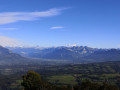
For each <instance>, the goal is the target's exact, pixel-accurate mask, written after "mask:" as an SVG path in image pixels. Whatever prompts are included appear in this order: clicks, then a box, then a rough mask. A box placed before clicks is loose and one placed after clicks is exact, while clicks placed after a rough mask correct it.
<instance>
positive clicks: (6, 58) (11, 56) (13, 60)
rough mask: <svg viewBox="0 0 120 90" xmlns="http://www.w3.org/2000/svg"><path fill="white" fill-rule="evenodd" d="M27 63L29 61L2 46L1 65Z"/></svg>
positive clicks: (0, 52) (0, 47) (0, 48)
mask: <svg viewBox="0 0 120 90" xmlns="http://www.w3.org/2000/svg"><path fill="white" fill-rule="evenodd" d="M23 62H27V59H26V58H24V57H22V56H20V55H19V54H16V53H12V52H11V51H10V50H9V49H7V48H4V47H2V46H0V65H3V64H9V65H11V64H18V63H23Z"/></svg>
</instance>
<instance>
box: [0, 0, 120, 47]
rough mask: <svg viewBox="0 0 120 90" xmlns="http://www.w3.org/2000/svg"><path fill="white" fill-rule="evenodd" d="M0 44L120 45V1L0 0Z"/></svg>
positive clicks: (41, 45)
mask: <svg viewBox="0 0 120 90" xmlns="http://www.w3.org/2000/svg"><path fill="white" fill-rule="evenodd" d="M0 45H2V46H40V47H52V46H68V45H79V46H81V45H82V46H89V47H96V48H120V0H0Z"/></svg>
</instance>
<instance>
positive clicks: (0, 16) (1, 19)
mask: <svg viewBox="0 0 120 90" xmlns="http://www.w3.org/2000/svg"><path fill="white" fill-rule="evenodd" d="M65 9H68V8H52V9H49V10H47V11H41V12H3V13H0V24H8V23H15V22H17V21H31V20H37V19H38V18H43V17H50V16H56V15H59V14H61V11H62V10H65Z"/></svg>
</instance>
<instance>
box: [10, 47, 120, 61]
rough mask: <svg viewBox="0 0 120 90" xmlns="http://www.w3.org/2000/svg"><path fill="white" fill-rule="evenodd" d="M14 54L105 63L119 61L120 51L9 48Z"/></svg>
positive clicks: (88, 48)
mask: <svg viewBox="0 0 120 90" xmlns="http://www.w3.org/2000/svg"><path fill="white" fill-rule="evenodd" d="M9 49H10V50H11V51H13V52H14V53H18V54H20V55H22V56H25V57H31V58H42V59H55V60H72V61H73V62H80V63H84V62H103V61H119V60H120V50H119V49H97V48H90V47H87V46H72V47H65V46H62V47H52V48H42V49H39V48H24V47H21V48H20V47H14V48H12V47H9Z"/></svg>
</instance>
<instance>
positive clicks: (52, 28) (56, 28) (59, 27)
mask: <svg viewBox="0 0 120 90" xmlns="http://www.w3.org/2000/svg"><path fill="white" fill-rule="evenodd" d="M62 28H64V27H51V28H50V29H62Z"/></svg>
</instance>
